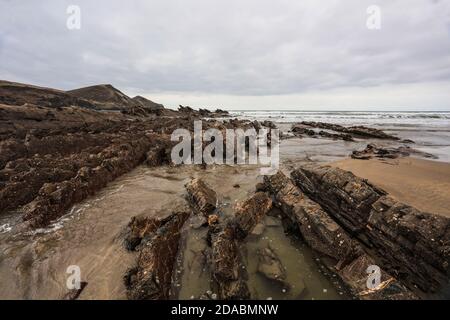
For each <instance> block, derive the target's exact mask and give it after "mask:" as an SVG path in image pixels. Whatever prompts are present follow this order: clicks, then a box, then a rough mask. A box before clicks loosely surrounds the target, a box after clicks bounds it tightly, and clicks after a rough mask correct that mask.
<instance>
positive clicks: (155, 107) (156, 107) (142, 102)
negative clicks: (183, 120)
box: [132, 96, 164, 111]
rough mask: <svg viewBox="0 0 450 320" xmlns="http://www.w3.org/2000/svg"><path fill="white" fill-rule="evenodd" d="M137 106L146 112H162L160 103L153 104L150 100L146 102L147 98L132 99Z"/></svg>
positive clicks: (137, 97) (162, 107)
mask: <svg viewBox="0 0 450 320" xmlns="http://www.w3.org/2000/svg"><path fill="white" fill-rule="evenodd" d="M132 100H133V101H134V102H135V103H136V104H137V105H139V106H141V107H142V108H144V109H146V110H151V111H155V110H163V109H164V106H163V105H162V104H160V103H156V102H153V101H151V100H148V99H147V98H144V97H141V96H136V97H134V98H133V99H132Z"/></svg>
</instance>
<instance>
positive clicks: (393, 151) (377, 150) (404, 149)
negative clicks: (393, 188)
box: [351, 143, 436, 160]
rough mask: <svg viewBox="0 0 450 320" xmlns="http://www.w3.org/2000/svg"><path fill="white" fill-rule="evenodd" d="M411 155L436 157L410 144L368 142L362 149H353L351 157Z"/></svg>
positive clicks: (369, 157) (381, 157)
mask: <svg viewBox="0 0 450 320" xmlns="http://www.w3.org/2000/svg"><path fill="white" fill-rule="evenodd" d="M411 155H415V156H419V157H423V158H432V159H436V156H434V155H432V154H430V153H427V152H422V151H419V150H416V149H413V148H411V147H410V146H400V147H397V148H387V147H380V146H377V145H376V144H373V143H370V144H368V145H367V147H366V148H365V149H364V150H361V151H353V153H352V154H351V157H352V158H353V159H358V160H369V159H373V158H378V159H397V158H400V157H409V156H411Z"/></svg>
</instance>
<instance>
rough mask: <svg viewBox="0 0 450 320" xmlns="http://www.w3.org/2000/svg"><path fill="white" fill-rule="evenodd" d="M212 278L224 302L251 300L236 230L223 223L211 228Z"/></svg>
mask: <svg viewBox="0 0 450 320" xmlns="http://www.w3.org/2000/svg"><path fill="white" fill-rule="evenodd" d="M209 239H210V244H211V254H210V256H211V257H210V260H211V266H210V267H211V270H212V278H213V280H214V282H215V284H216V285H217V287H218V293H219V298H220V299H224V300H242V299H249V298H250V291H249V289H248V286H247V283H246V281H245V280H244V279H245V269H244V268H242V266H243V264H242V258H241V255H240V252H239V246H238V242H237V240H236V237H235V233H234V228H233V226H232V225H231V224H228V223H226V222H222V223H219V224H214V225H211V226H210V229H209Z"/></svg>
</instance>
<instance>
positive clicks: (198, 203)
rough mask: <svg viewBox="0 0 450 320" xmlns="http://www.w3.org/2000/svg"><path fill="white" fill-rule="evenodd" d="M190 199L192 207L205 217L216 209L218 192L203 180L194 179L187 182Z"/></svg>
mask: <svg viewBox="0 0 450 320" xmlns="http://www.w3.org/2000/svg"><path fill="white" fill-rule="evenodd" d="M186 190H187V195H188V200H189V202H190V204H191V205H192V207H193V208H194V209H195V210H196V211H198V212H199V213H201V214H203V215H204V216H205V217H208V215H210V214H212V213H213V212H214V210H216V205H217V194H216V192H215V191H214V190H212V189H211V188H210V187H209V186H208V185H207V184H206V183H205V182H204V181H203V180H201V179H193V180H191V181H190V182H189V183H187V184H186Z"/></svg>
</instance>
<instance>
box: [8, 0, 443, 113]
mask: <svg viewBox="0 0 450 320" xmlns="http://www.w3.org/2000/svg"><path fill="white" fill-rule="evenodd" d="M71 4H74V5H78V6H79V7H80V9H81V29H80V30H69V29H68V28H67V26H66V22H67V19H68V17H69V15H68V14H67V13H66V10H67V7H68V6H69V5H71ZM373 4H376V5H378V6H379V8H380V9H381V29H380V30H369V29H368V28H367V26H366V21H367V19H368V17H369V15H368V14H367V12H366V10H367V8H368V7H369V6H370V5H373ZM0 79H5V80H11V81H19V82H25V83H31V84H36V85H41V86H49V87H55V88H59V89H73V88H78V87H82V86H87V85H93V84H99V83H111V84H112V85H114V86H115V87H117V88H119V89H120V90H122V91H124V92H125V93H126V94H128V95H131V96H133V95H137V94H140V95H144V96H146V97H148V98H150V99H152V100H154V101H157V102H161V103H163V104H165V105H167V106H172V107H173V106H177V105H178V104H188V105H192V106H195V107H208V106H210V107H223V108H229V109H239V108H241V109H275V108H281V109H285V110H286V109H293V110H302V109H308V110H314V109H322V110H323V109H353V110H354V109H358V110H361V109H378V110H382V109H383V110H385V109H386V110H395V109H402V110H405V109H411V110H417V109H424V110H450V1H448V0H378V1H376V0H371V1H366V0H341V1H337V0H310V1H309V0H302V1H298V0H282V1H280V0H277V1H275V0H272V1H266V0H239V1H234V0H227V1H221V0H220V1H219V0H215V1H212V0H179V1H174V0H142V1H138V0H135V1H133V0H131V1H130V0H128V1H122V0H104V1H88V0H70V1H62V0H39V1H36V0H21V1H17V0H0Z"/></svg>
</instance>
